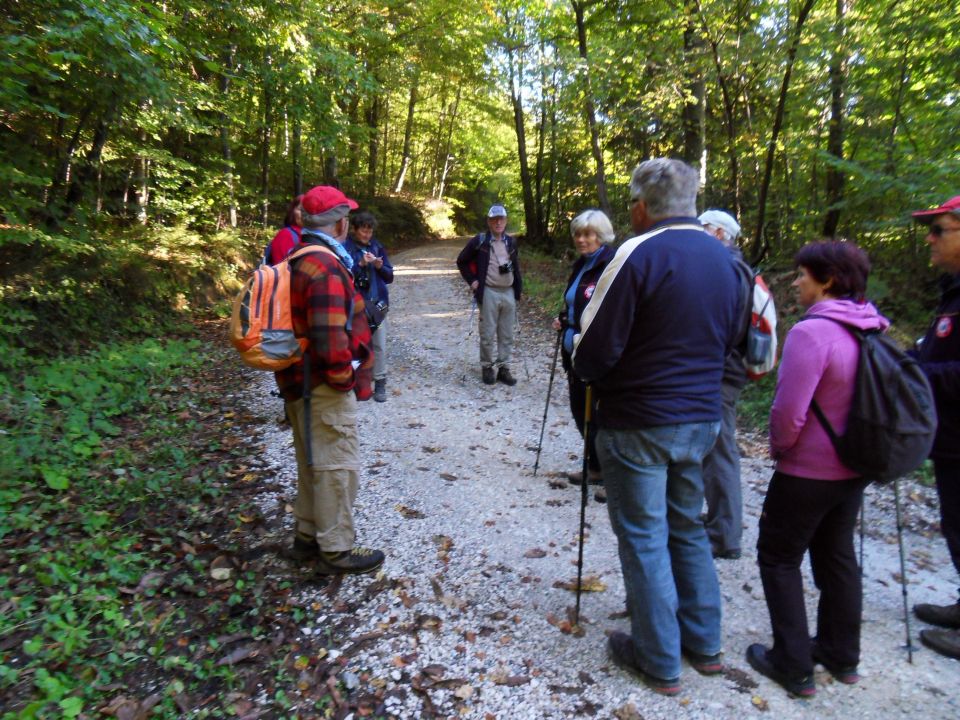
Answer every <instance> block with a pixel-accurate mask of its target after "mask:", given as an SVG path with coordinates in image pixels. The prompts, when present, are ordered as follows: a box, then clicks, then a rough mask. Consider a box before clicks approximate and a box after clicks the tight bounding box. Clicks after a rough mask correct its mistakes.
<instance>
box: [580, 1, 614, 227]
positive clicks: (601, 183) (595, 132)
mask: <svg viewBox="0 0 960 720" xmlns="http://www.w3.org/2000/svg"><path fill="white" fill-rule="evenodd" d="M571 4H572V5H573V12H574V15H575V17H576V22H577V46H578V48H579V50H580V58H581V59H582V60H583V65H584V70H583V72H584V75H583V79H584V97H585V100H584V103H583V115H584V117H585V118H586V121H587V128H588V129H589V131H590V151H591V152H592V153H593V163H594V168H595V170H596V175H595V176H594V177H595V183H596V186H597V200H598V201H599V203H600V209H601V210H603V212H604V213H606V215H607V216H608V217H612V215H613V213H612V212H611V209H610V200H609V199H608V198H607V175H606V169H605V168H604V162H603V150H601V148H600V131H599V129H598V128H597V118H596V112H595V110H594V105H593V91H592V89H591V87H590V69H589V68H590V65H589V59H588V57H587V28H586V26H585V25H584V21H583V11H584V9H585V7H586V5H587V3H584V2H576V0H573V1H572V3H571Z"/></svg>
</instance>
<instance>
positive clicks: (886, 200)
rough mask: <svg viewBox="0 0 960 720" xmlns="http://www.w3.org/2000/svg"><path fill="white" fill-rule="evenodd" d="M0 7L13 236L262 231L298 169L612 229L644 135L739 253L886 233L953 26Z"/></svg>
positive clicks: (805, 9)
mask: <svg viewBox="0 0 960 720" xmlns="http://www.w3.org/2000/svg"><path fill="white" fill-rule="evenodd" d="M0 31H2V32H0V50H2V52H0V71H2V73H0V75H2V78H3V80H2V82H0V108H2V109H0V180H2V183H0V188H2V189H0V215H2V217H3V218H4V219H5V221H6V224H7V226H8V227H6V228H4V229H2V230H0V243H2V244H0V248H2V250H3V251H4V253H12V255H14V256H17V253H18V251H23V250H24V248H29V247H31V243H35V242H36V241H37V235H36V234H33V235H31V234H30V231H29V230H28V229H32V230H35V231H36V232H41V233H52V234H55V235H56V234H62V233H66V234H67V235H70V234H71V233H77V232H87V231H89V230H91V229H94V228H100V229H101V230H102V229H103V228H106V227H108V226H114V227H115V226H116V225H117V224H120V225H131V224H141V225H150V226H154V227H155V226H170V225H175V224H179V225H186V226H188V227H191V228H193V229H196V230H198V231H201V232H208V231H211V230H215V229H217V228H230V227H235V226H237V225H238V224H239V225H245V226H251V225H258V226H261V227H265V226H266V227H268V226H271V225H272V224H274V223H276V222H277V214H278V212H279V211H280V209H282V208H283V207H284V206H285V203H286V201H287V200H288V199H289V197H290V196H291V195H294V194H296V193H298V192H300V191H302V190H303V189H304V188H305V187H306V186H309V185H312V184H315V183H318V182H336V183H339V184H340V185H342V186H343V187H344V188H345V189H347V190H349V191H350V192H351V193H353V194H355V195H358V196H360V197H361V198H362V199H370V198H373V197H375V196H378V195H384V194H387V193H403V194H404V195H405V196H408V197H411V198H415V199H419V200H423V199H426V198H437V199H443V200H445V201H446V202H447V204H448V205H447V207H449V208H451V210H450V212H451V213H453V215H454V219H455V221H456V222H457V224H458V225H459V227H460V228H462V229H463V230H467V229H468V228H474V227H475V226H476V225H477V217H478V214H479V213H480V212H481V211H482V209H483V208H484V207H485V205H486V204H488V203H489V202H490V201H492V200H494V199H497V200H500V201H503V202H505V203H507V204H508V205H509V207H510V208H511V211H512V212H511V218H512V220H511V222H512V223H513V224H514V226H515V228H516V229H517V230H519V231H521V232H525V233H526V234H527V236H528V240H529V241H530V242H533V243H540V244H542V245H544V246H546V247H552V246H553V245H554V240H553V239H552V238H556V237H559V238H561V239H560V241H559V242H558V243H557V244H558V246H561V247H562V246H565V245H566V238H565V235H566V223H567V222H568V220H569V218H570V217H572V216H573V215H574V214H576V213H577V212H578V211H580V210H582V209H583V208H584V207H588V206H599V207H603V208H605V209H608V210H609V211H610V212H611V214H612V215H613V216H614V219H615V220H616V221H617V223H618V224H619V226H620V227H621V228H624V229H626V213H625V200H626V187H625V186H626V180H627V178H628V175H629V172H630V170H631V169H632V167H633V166H634V165H635V164H636V163H637V162H638V161H640V160H642V159H644V158H646V157H650V156H653V155H673V156H677V157H684V158H686V159H688V160H689V161H691V162H694V163H696V164H698V165H700V167H701V173H702V177H703V181H704V187H703V196H702V202H703V204H704V206H708V205H709V206H721V207H725V208H728V209H731V210H733V211H734V212H736V213H737V214H738V215H739V216H740V217H741V221H742V224H743V226H744V228H745V229H746V234H747V235H748V236H749V238H750V244H749V248H748V249H749V251H750V254H751V255H752V256H753V257H754V259H755V260H760V259H765V260H768V261H769V260H770V259H774V260H775V259H777V258H780V257H789V255H790V254H791V252H792V250H793V249H794V248H796V247H797V246H798V245H799V244H801V243H802V242H804V241H806V240H808V239H810V238H811V237H814V236H816V235H818V234H820V233H821V232H826V233H827V234H838V235H844V236H851V237H855V238H857V239H861V240H863V241H864V242H866V243H867V244H868V245H869V246H871V247H873V246H876V247H877V248H887V247H896V248H908V249H910V251H911V253H912V252H913V251H914V250H915V249H916V246H917V238H916V237H914V236H913V234H912V231H911V230H909V229H908V223H907V222H906V219H905V218H906V216H905V214H904V211H905V210H906V209H907V208H908V207H912V206H913V205H915V204H917V203H919V204H924V203H927V202H932V201H935V200H938V199H942V197H943V196H945V195H948V194H952V193H953V192H954V191H956V187H955V186H954V187H951V182H954V180H953V179H954V178H956V176H957V170H958V166H960V152H958V150H960V147H958V142H960V141H958V139H957V138H958V133H957V132H956V131H957V128H958V127H960V111H958V103H957V96H956V89H955V88H956V81H957V79H958V76H957V68H958V67H960V62H958V59H960V50H958V43H957V42H956V41H954V40H952V37H953V33H952V32H951V27H950V26H949V22H948V19H947V18H946V17H945V14H944V13H942V12H938V11H937V10H936V9H935V8H932V7H930V6H928V5H927V4H924V3H921V2H919V0H899V1H894V0H890V1H889V2H877V3H864V2H862V1H860V0H793V1H792V2H790V1H789V0H736V1H735V2H729V1H728V0H723V1H721V0H684V1H683V2H681V1H680V0H656V1H655V2H640V1H639V0H615V1H614V2H604V3H597V2H592V1H591V0H571V1H570V2H560V1H559V0H496V2H493V3H483V2H479V0H464V1H463V2H460V3H449V2H446V1H444V0H424V1H423V2H418V3H412V2H410V1H409V0H341V2H339V3H334V4H330V3H321V2H318V1H317V0H293V1H292V2H288V3H274V2H267V0H244V1H243V2H241V1H240V0H166V1H165V2H163V3H160V2H146V3H136V4H134V3H130V2H129V1H128V0H57V2H53V0H32V1H31V2H24V1H23V0H19V1H18V0H14V2H12V3H10V9H9V10H8V12H7V13H6V14H5V16H4V17H3V18H2V19H0ZM931 39H935V40H936V41H935V42H932V41H931ZM13 227H15V228H16V231H14V230H13V229H12V228H13ZM107 234H108V235H109V232H108V233H107ZM30 238H33V239H30ZM34 249H35V248H34ZM28 254H29V253H28ZM881 254H882V253H881ZM918 262H919V261H918Z"/></svg>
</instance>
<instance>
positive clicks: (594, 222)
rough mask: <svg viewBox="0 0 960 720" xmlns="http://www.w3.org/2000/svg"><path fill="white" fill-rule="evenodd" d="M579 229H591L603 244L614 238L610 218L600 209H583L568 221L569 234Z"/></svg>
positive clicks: (574, 233)
mask: <svg viewBox="0 0 960 720" xmlns="http://www.w3.org/2000/svg"><path fill="white" fill-rule="evenodd" d="M581 230H593V231H594V232H595V233H596V234H597V239H598V240H599V241H600V242H602V243H603V244H604V245H609V244H610V243H612V242H613V241H614V239H615V238H616V235H615V234H614V232H613V225H612V224H611V222H610V218H608V217H607V216H606V214H605V213H604V212H603V211H602V210H584V211H583V212H582V213H580V214H579V215H577V216H576V217H575V218H574V219H573V220H571V221H570V234H571V235H576V234H577V233H578V232H580V231H581Z"/></svg>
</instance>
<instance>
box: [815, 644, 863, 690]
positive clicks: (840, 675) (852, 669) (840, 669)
mask: <svg viewBox="0 0 960 720" xmlns="http://www.w3.org/2000/svg"><path fill="white" fill-rule="evenodd" d="M810 656H811V657H812V658H813V661H814V662H815V663H819V664H820V665H823V667H824V669H826V671H827V672H828V673H830V674H831V675H833V679H834V680H836V681H837V682H841V683H843V684H844V685H854V684H856V683H858V682H860V673H859V672H857V666H856V665H840V664H838V663H835V662H833V661H832V660H830V658H828V657H827V656H826V655H824V654H823V650H821V649H820V646H819V645H818V644H817V643H816V642H813V643H811V644H810Z"/></svg>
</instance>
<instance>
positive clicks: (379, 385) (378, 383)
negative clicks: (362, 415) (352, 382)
mask: <svg viewBox="0 0 960 720" xmlns="http://www.w3.org/2000/svg"><path fill="white" fill-rule="evenodd" d="M373 401H374V402H386V401H387V379H386V378H383V379H382V380H374V381H373Z"/></svg>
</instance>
